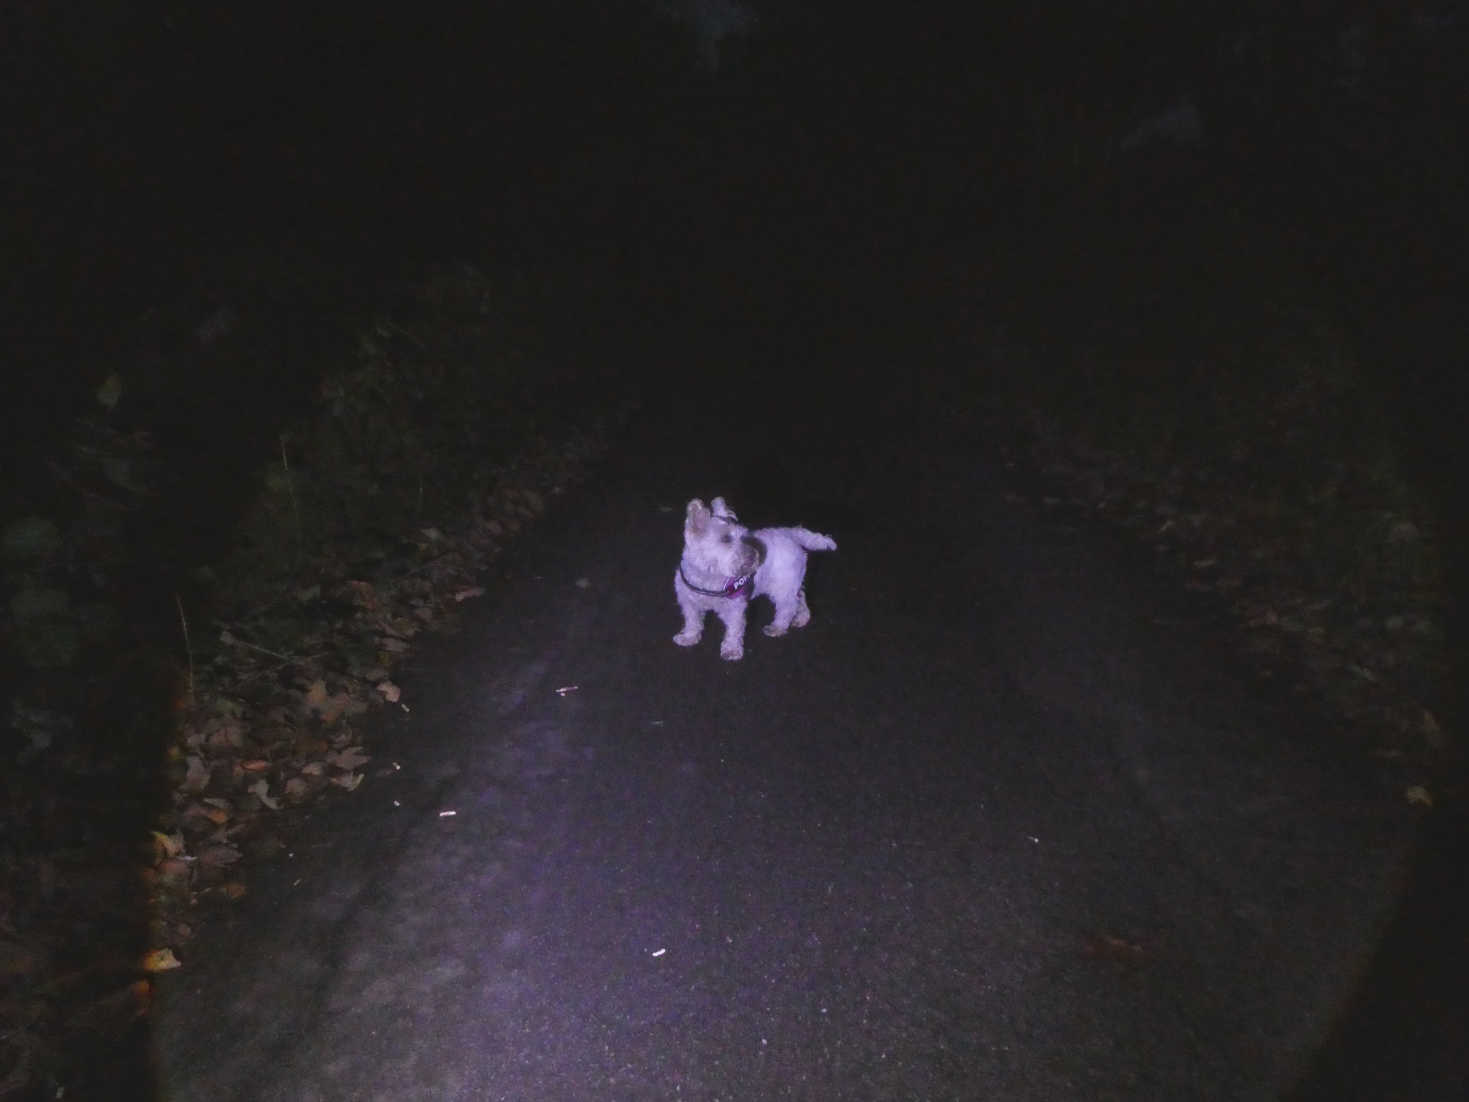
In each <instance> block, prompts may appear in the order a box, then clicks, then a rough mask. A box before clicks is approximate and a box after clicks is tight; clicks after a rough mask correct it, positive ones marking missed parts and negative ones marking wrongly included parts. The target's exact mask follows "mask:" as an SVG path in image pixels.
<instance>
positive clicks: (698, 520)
mask: <svg viewBox="0 0 1469 1102" xmlns="http://www.w3.org/2000/svg"><path fill="white" fill-rule="evenodd" d="M708 523H709V510H708V509H706V508H705V507H704V503H703V502H702V501H700V500H699V499H698V498H694V500H693V501H691V502H689V506H688V509H687V510H685V512H684V522H683V526H684V528H685V529H686V530H688V531H690V532H697V531H699V530H700V529H702V528H703V527H704V525H706V524H708Z"/></svg>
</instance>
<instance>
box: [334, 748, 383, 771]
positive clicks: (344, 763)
mask: <svg viewBox="0 0 1469 1102" xmlns="http://www.w3.org/2000/svg"><path fill="white" fill-rule="evenodd" d="M326 760H327V761H328V762H329V763H331V764H332V765H335V766H336V767H337V768H338V769H347V770H351V769H356V768H357V767H358V766H360V765H366V764H367V763H368V762H370V761H371V760H372V756H371V755H369V754H367V753H364V752H363V749H362V747H360V746H349V747H348V748H347V749H345V750H333V751H331V752H330V753H328V754H327V756H326Z"/></svg>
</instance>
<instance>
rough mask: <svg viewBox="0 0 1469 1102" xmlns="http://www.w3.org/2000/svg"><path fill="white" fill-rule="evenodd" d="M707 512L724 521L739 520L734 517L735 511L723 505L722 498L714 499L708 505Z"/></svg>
mask: <svg viewBox="0 0 1469 1102" xmlns="http://www.w3.org/2000/svg"><path fill="white" fill-rule="evenodd" d="M709 511H710V512H711V513H713V514H714V515H715V516H716V517H723V518H724V519H725V520H733V521H738V520H739V519H740V518H739V517H737V516H735V511H734V510H733V509H731V508H730V507H729V506H728V505H726V504H725V503H724V498H722V497H716V498H715V499H714V500H713V501H711V502H710V503H709Z"/></svg>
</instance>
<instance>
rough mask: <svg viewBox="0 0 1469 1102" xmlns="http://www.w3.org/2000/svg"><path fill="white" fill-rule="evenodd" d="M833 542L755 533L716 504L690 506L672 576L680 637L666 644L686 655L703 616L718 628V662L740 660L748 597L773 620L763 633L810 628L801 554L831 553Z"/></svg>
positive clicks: (781, 532)
mask: <svg viewBox="0 0 1469 1102" xmlns="http://www.w3.org/2000/svg"><path fill="white" fill-rule="evenodd" d="M836 549H837V544H836V540H834V539H832V538H831V537H830V536H823V535H821V534H820V533H819V532H811V531H808V530H807V529H805V528H757V529H756V530H755V531H753V532H751V531H750V530H749V529H747V528H744V527H743V526H741V525H740V523H739V520H738V519H737V518H736V517H735V515H734V513H733V511H731V509H730V508H729V506H728V505H726V504H725V503H724V498H722V497H716V498H715V499H714V500H713V501H712V502H710V503H709V505H708V506H706V505H705V504H704V503H703V502H702V501H700V500H699V499H698V498H695V499H694V500H693V501H691V502H689V506H688V511H687V513H686V514H685V517H684V528H683V559H682V560H680V562H679V564H678V569H677V570H676V571H674V574H673V591H674V593H675V594H677V596H678V607H679V608H680V609H682V610H683V630H682V631H681V632H679V633H678V634H677V635H675V636H674V637H673V641H674V642H675V643H677V644H678V645H679V646H681V647H692V646H693V645H694V644H695V643H697V642H698V641H699V640H700V639H701V638H702V637H703V635H704V614H705V613H706V612H712V613H714V615H716V616H718V617H719V618H720V619H721V620H723V621H724V642H723V643H721V644H720V646H719V656H720V657H721V658H726V659H729V660H730V661H731V662H738V661H739V660H740V659H741V658H743V657H744V656H745V610H746V606H747V605H748V604H749V603H750V599H751V598H752V597H762V596H763V597H769V598H770V600H771V601H772V602H773V603H774V605H775V619H774V620H772V621H771V622H770V623H768V624H766V625H765V627H764V628H763V629H762V630H763V631H764V632H765V634H766V635H784V634H785V633H786V632H787V631H789V630H790V629H791V628H793V627H797V628H801V627H805V626H806V625H807V624H809V623H810V622H811V610H810V609H809V608H807V607H806V591H805V590H804V589H802V588H801V583H802V582H803V581H805V578H806V552H808V551H835V550H836Z"/></svg>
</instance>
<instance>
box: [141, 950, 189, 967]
mask: <svg viewBox="0 0 1469 1102" xmlns="http://www.w3.org/2000/svg"><path fill="white" fill-rule="evenodd" d="M181 967H183V965H182V964H181V963H180V962H179V958H178V957H176V956H174V955H173V950H172V949H168V948H164V949H153V950H150V951H149V952H147V953H145V954H144V955H143V971H144V972H169V971H172V970H173V969H175V968H181Z"/></svg>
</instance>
